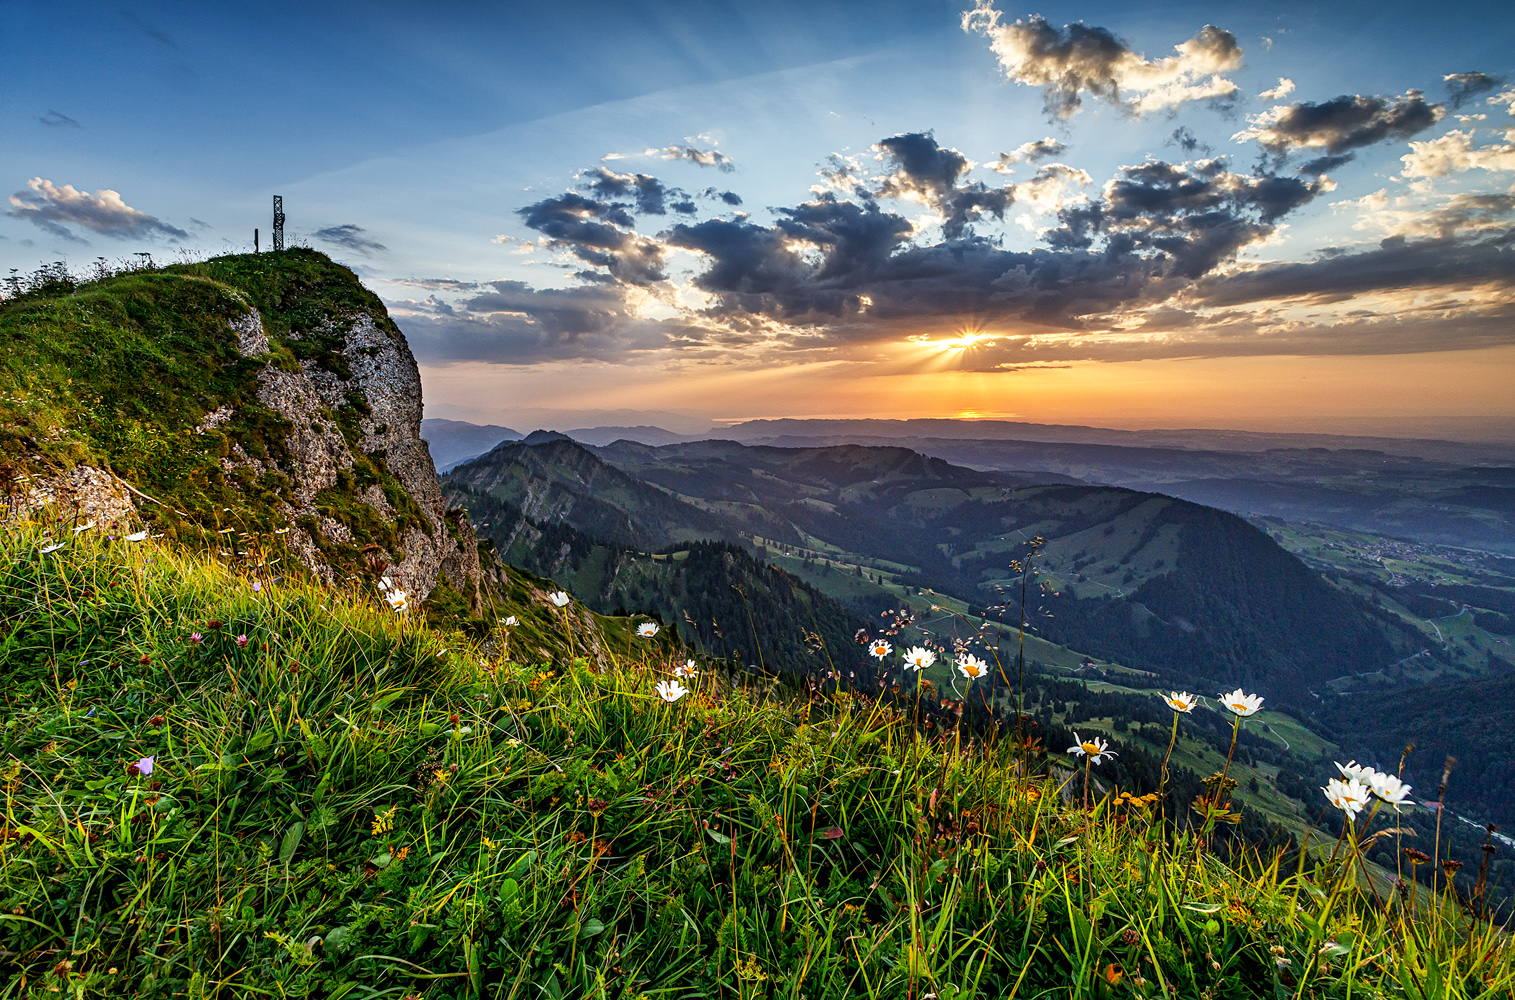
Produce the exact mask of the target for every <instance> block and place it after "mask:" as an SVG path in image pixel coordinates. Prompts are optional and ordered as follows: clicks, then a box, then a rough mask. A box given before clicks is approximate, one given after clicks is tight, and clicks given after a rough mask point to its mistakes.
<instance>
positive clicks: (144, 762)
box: [129, 756, 158, 778]
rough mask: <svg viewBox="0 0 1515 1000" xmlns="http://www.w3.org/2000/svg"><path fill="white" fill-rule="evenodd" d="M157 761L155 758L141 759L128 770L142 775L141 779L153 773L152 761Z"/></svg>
mask: <svg viewBox="0 0 1515 1000" xmlns="http://www.w3.org/2000/svg"><path fill="white" fill-rule="evenodd" d="M157 759H158V758H157V757H156V756H152V757H143V758H142V759H141V760H139V761H137V762H136V763H135V764H133V765H132V766H131V767H130V768H129V770H133V771H136V772H137V773H138V774H140V775H142V777H144V778H145V777H147V776H148V775H149V774H152V773H153V761H155V760H157Z"/></svg>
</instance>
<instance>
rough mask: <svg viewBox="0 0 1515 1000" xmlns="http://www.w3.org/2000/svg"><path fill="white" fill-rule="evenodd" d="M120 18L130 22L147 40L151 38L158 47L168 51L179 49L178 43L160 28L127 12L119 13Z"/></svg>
mask: <svg viewBox="0 0 1515 1000" xmlns="http://www.w3.org/2000/svg"><path fill="white" fill-rule="evenodd" d="M121 17H122V18H123V19H125V20H127V21H130V22H131V23H132V24H133V25H134V26H136V28H137V29H138V30H139V31H141V32H142V33H143V34H144V35H146V36H147V37H148V38H151V39H152V40H153V41H155V42H157V43H158V44H159V45H162V46H164V47H165V48H170V49H177V48H178V47H179V43H178V42H176V41H174V40H173V38H172V37H170V35H169V34H168V32H166V31H164V30H163V29H162V28H160V27H158V26H157V25H156V24H153V23H152V22H151V21H149V20H147V19H146V18H143V17H141V16H139V15H137V14H134V13H132V12H131V11H129V10H123V11H121Z"/></svg>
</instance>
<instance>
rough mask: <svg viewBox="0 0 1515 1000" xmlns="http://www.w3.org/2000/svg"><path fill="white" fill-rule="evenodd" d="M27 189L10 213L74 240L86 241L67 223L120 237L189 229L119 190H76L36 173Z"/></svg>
mask: <svg viewBox="0 0 1515 1000" xmlns="http://www.w3.org/2000/svg"><path fill="white" fill-rule="evenodd" d="M26 183H27V187H28V188H29V190H27V191H18V192H16V193H15V194H13V195H11V196H10V204H11V208H10V211H8V212H6V214H7V215H9V216H11V217H12V218H16V219H25V220H27V221H28V222H31V223H32V224H33V225H35V226H37V227H38V228H40V229H43V230H45V231H46V232H48V233H51V234H52V235H54V236H56V237H58V238H60V239H64V240H68V241H70V242H74V243H79V242H83V240H81V238H80V237H79V236H78V235H77V234H76V233H74V232H72V231H71V230H69V229H68V228H67V227H68V226H70V225H73V226H80V227H82V228H84V229H88V230H90V231H91V232H96V233H99V234H101V235H102V236H110V237H114V238H116V239H152V238H154V237H165V236H166V237H170V238H173V239H184V238H186V237H188V236H189V234H188V233H187V232H185V231H184V230H182V229H179V228H178V227H176V226H172V225H169V224H168V223H166V222H164V221H162V220H161V219H157V218H154V217H153V216H151V215H148V214H147V213H146V212H141V211H138V210H137V209H135V208H132V207H131V206H130V205H128V204H126V202H124V201H122V200H121V195H120V194H119V193H118V192H115V191H112V190H110V189H109V188H102V189H101V190H98V191H96V192H95V193H94V194H93V195H91V194H89V193H88V192H86V191H76V190H74V186H73V185H72V184H64V185H63V186H62V187H59V186H56V185H54V184H53V182H52V181H50V180H46V179H44V178H41V177H33V178H32V179H31V180H29V181H27V182H26Z"/></svg>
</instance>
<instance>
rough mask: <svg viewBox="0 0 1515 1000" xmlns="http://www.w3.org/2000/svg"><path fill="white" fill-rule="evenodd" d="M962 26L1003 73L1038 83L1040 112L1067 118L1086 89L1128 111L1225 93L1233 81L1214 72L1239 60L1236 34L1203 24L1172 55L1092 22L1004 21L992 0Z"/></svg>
mask: <svg viewBox="0 0 1515 1000" xmlns="http://www.w3.org/2000/svg"><path fill="white" fill-rule="evenodd" d="M962 24H963V29H964V30H965V31H977V32H979V33H981V34H983V35H984V36H986V37H987V38H988V39H989V43H990V48H992V49H993V51H994V54H995V56H997V57H998V59H999V62H1000V66H1001V67H1002V68H1003V69H1004V71H1005V75H1006V76H1007V77H1009V78H1010V79H1011V80H1014V81H1016V82H1018V83H1024V84H1028V85H1030V86H1034V87H1041V88H1042V99H1043V102H1044V104H1045V106H1046V110H1047V114H1048V115H1049V116H1051V117H1053V118H1068V117H1070V116H1072V115H1073V114H1075V113H1076V112H1077V111H1078V109H1079V108H1080V107H1081V106H1082V104H1083V95H1085V94H1088V95H1090V96H1093V97H1097V98H1100V99H1102V100H1105V101H1108V102H1109V103H1111V104H1113V105H1116V106H1118V107H1120V108H1122V109H1124V110H1125V111H1127V112H1129V113H1131V114H1138V115H1139V114H1145V113H1148V112H1151V111H1157V110H1162V109H1166V108H1172V107H1176V106H1177V105H1179V104H1182V103H1184V102H1186V101H1193V100H1206V99H1214V98H1221V97H1229V96H1231V95H1232V94H1235V93H1236V91H1237V87H1236V84H1234V83H1232V82H1231V81H1230V80H1227V79H1225V78H1224V77H1222V76H1220V74H1221V73H1225V72H1229V71H1230V70H1233V69H1236V68H1237V67H1238V66H1240V65H1241V60H1242V50H1241V46H1239V45H1238V44H1237V42H1236V36H1235V35H1233V34H1231V32H1229V31H1225V30H1223V29H1221V28H1217V27H1215V26H1214V25H1210V24H1207V25H1205V26H1204V27H1203V28H1201V29H1200V31H1199V33H1198V34H1196V35H1195V36H1194V37H1193V38H1191V39H1189V40H1188V41H1186V42H1183V43H1181V44H1179V45H1177V46H1175V47H1174V48H1175V49H1176V51H1177V55H1172V56H1168V57H1166V58H1163V59H1156V60H1149V59H1147V58H1145V57H1143V56H1141V55H1139V54H1137V53H1136V52H1133V51H1132V50H1131V49H1130V48H1129V47H1128V46H1127V45H1126V44H1125V43H1124V42H1122V41H1121V40H1120V39H1119V38H1117V37H1116V36H1115V35H1114V34H1113V33H1111V32H1110V31H1109V30H1107V29H1105V28H1101V27H1097V26H1094V25H1086V24H1068V25H1064V26H1063V27H1061V28H1058V27H1056V26H1054V25H1052V24H1051V23H1049V22H1048V21H1047V20H1046V19H1045V18H1043V17H1041V16H1040V15H1036V16H1033V17H1028V18H1026V19H1024V20H1020V21H1016V22H1014V23H1013V24H1006V23H1003V21H1002V20H1001V14H1000V12H999V11H997V10H995V9H994V6H993V3H992V0H977V3H976V4H975V6H974V9H973V10H970V11H968V12H967V13H965V14H964V15H963V21H962Z"/></svg>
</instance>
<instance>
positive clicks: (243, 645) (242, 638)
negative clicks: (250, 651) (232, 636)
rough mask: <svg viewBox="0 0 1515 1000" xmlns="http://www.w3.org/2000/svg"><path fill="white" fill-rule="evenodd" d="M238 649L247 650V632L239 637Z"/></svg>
mask: <svg viewBox="0 0 1515 1000" xmlns="http://www.w3.org/2000/svg"><path fill="white" fill-rule="evenodd" d="M237 648H238V649H246V648H247V633H246V632H243V633H242V634H241V635H239V636H237Z"/></svg>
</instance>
